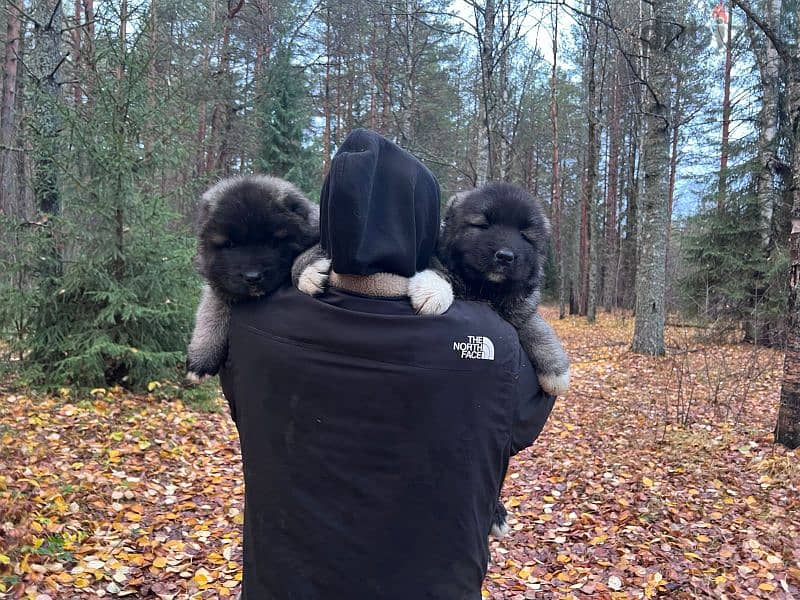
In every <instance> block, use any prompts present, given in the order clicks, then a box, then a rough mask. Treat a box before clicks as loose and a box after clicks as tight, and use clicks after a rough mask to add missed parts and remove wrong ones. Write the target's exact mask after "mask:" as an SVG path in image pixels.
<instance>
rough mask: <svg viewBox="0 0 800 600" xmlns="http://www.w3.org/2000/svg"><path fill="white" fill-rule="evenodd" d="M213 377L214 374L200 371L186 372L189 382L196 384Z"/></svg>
mask: <svg viewBox="0 0 800 600" xmlns="http://www.w3.org/2000/svg"><path fill="white" fill-rule="evenodd" d="M211 377H212V375H208V374H206V375H200V374H198V373H195V372H194V371H187V373H186V380H187V381H188V382H189V383H194V384H198V383H203V382H204V381H208V380H209V379H211Z"/></svg>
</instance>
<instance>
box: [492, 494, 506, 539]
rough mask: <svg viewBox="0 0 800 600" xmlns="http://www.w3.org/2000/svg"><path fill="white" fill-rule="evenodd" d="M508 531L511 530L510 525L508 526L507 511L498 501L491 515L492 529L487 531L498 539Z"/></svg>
mask: <svg viewBox="0 0 800 600" xmlns="http://www.w3.org/2000/svg"><path fill="white" fill-rule="evenodd" d="M509 531H511V527H509V526H508V511H507V510H506V507H505V506H503V505H502V504H501V503H500V502H498V503H497V508H495V511H494V515H493V516H492V529H491V531H490V532H489V533H490V534H491V536H492V537H493V538H495V539H496V540H499V539H500V538H503V537H505V536H506V535H508V532H509Z"/></svg>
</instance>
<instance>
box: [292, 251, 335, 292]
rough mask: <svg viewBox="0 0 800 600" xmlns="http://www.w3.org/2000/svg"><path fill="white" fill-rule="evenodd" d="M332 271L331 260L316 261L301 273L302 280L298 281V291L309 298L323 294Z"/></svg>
mask: <svg viewBox="0 0 800 600" xmlns="http://www.w3.org/2000/svg"><path fill="white" fill-rule="evenodd" d="M330 270H331V259H329V258H320V259H317V260H315V261H314V262H313V263H311V264H310V265H308V266H307V267H306V268H305V269H304V270H303V272H302V273H300V278H299V279H298V280H297V289H298V290H300V291H301V292H303V293H304V294H308V295H309V296H316V295H317V294H321V293H322V292H324V291H325V286H326V285H327V284H328V273H329V272H330Z"/></svg>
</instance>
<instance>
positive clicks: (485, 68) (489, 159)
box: [476, 0, 497, 180]
mask: <svg viewBox="0 0 800 600" xmlns="http://www.w3.org/2000/svg"><path fill="white" fill-rule="evenodd" d="M495 17H496V8H495V1H494V0H486V6H485V8H484V11H483V31H482V36H481V39H479V40H478V41H479V43H480V63H481V98H480V100H481V119H482V121H483V130H484V131H483V133H484V136H485V137H484V141H483V144H484V150H483V152H482V153H485V163H486V164H485V172H484V173H483V174H482V178H481V179H482V180H486V179H489V180H492V179H496V178H497V148H495V144H496V140H495V133H494V116H495V115H494V111H495V108H496V107H495V104H496V99H497V98H496V90H495V82H494V70H495V65H496V60H497V57H496V56H495V46H494V25H495ZM476 25H477V23H476Z"/></svg>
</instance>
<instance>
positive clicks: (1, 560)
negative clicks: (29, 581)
mask: <svg viewBox="0 0 800 600" xmlns="http://www.w3.org/2000/svg"><path fill="white" fill-rule="evenodd" d="M10 564H11V559H10V558H8V557H7V556H6V555H5V554H0V565H10Z"/></svg>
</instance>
